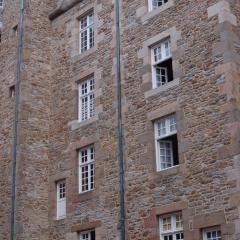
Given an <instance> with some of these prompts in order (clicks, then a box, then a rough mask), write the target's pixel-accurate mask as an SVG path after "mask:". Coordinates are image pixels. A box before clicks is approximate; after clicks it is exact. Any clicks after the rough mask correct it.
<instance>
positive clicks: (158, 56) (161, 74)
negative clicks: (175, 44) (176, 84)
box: [151, 38, 173, 88]
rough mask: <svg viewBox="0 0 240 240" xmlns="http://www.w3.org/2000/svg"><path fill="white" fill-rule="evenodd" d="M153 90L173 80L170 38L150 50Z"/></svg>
mask: <svg viewBox="0 0 240 240" xmlns="http://www.w3.org/2000/svg"><path fill="white" fill-rule="evenodd" d="M151 54H152V82H153V88H157V87H161V86H163V85H165V84H167V83H168V82H171V81H172V80H173V69H172V53H171V41H170V38H168V39H166V40H164V41H162V42H160V43H159V44H157V45H155V46H153V47H152V48H151Z"/></svg>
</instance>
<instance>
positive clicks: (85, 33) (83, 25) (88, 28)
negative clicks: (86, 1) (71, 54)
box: [79, 12, 94, 53]
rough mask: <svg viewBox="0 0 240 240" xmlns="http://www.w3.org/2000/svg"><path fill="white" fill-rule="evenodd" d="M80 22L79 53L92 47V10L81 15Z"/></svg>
mask: <svg viewBox="0 0 240 240" xmlns="http://www.w3.org/2000/svg"><path fill="white" fill-rule="evenodd" d="M79 24H80V36H79V38H80V46H79V48H80V53H83V52H85V51H87V50H88V49H90V48H92V47H94V15H93V12H91V13H90V14H88V15H86V16H84V17H82V18H81V19H80V20H79Z"/></svg>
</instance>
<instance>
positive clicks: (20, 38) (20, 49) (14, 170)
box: [10, 0, 25, 240]
mask: <svg viewBox="0 0 240 240" xmlns="http://www.w3.org/2000/svg"><path fill="white" fill-rule="evenodd" d="M24 4H25V0H20V17H19V24H18V45H17V66H16V89H15V121H14V132H13V161H12V199H11V226H10V240H15V225H16V224H15V223H16V187H17V178H16V173H17V146H18V124H19V100H20V81H21V65H22V53H23V21H24Z"/></svg>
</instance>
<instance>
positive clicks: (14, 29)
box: [0, 0, 18, 37]
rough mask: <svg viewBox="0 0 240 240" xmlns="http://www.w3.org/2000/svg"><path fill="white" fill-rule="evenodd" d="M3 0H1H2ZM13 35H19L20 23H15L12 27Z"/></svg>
mask: <svg viewBox="0 0 240 240" xmlns="http://www.w3.org/2000/svg"><path fill="white" fill-rule="evenodd" d="M0 1H1V0H0ZM12 34H13V37H16V36H17V35H18V25H15V26H14V27H13V29H12Z"/></svg>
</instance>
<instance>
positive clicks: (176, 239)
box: [159, 213, 184, 240]
mask: <svg viewBox="0 0 240 240" xmlns="http://www.w3.org/2000/svg"><path fill="white" fill-rule="evenodd" d="M159 222H160V224H159V225H160V240H183V239H184V235H183V221H182V214H181V213H175V214H170V215H165V216H162V217H160V218H159Z"/></svg>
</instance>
